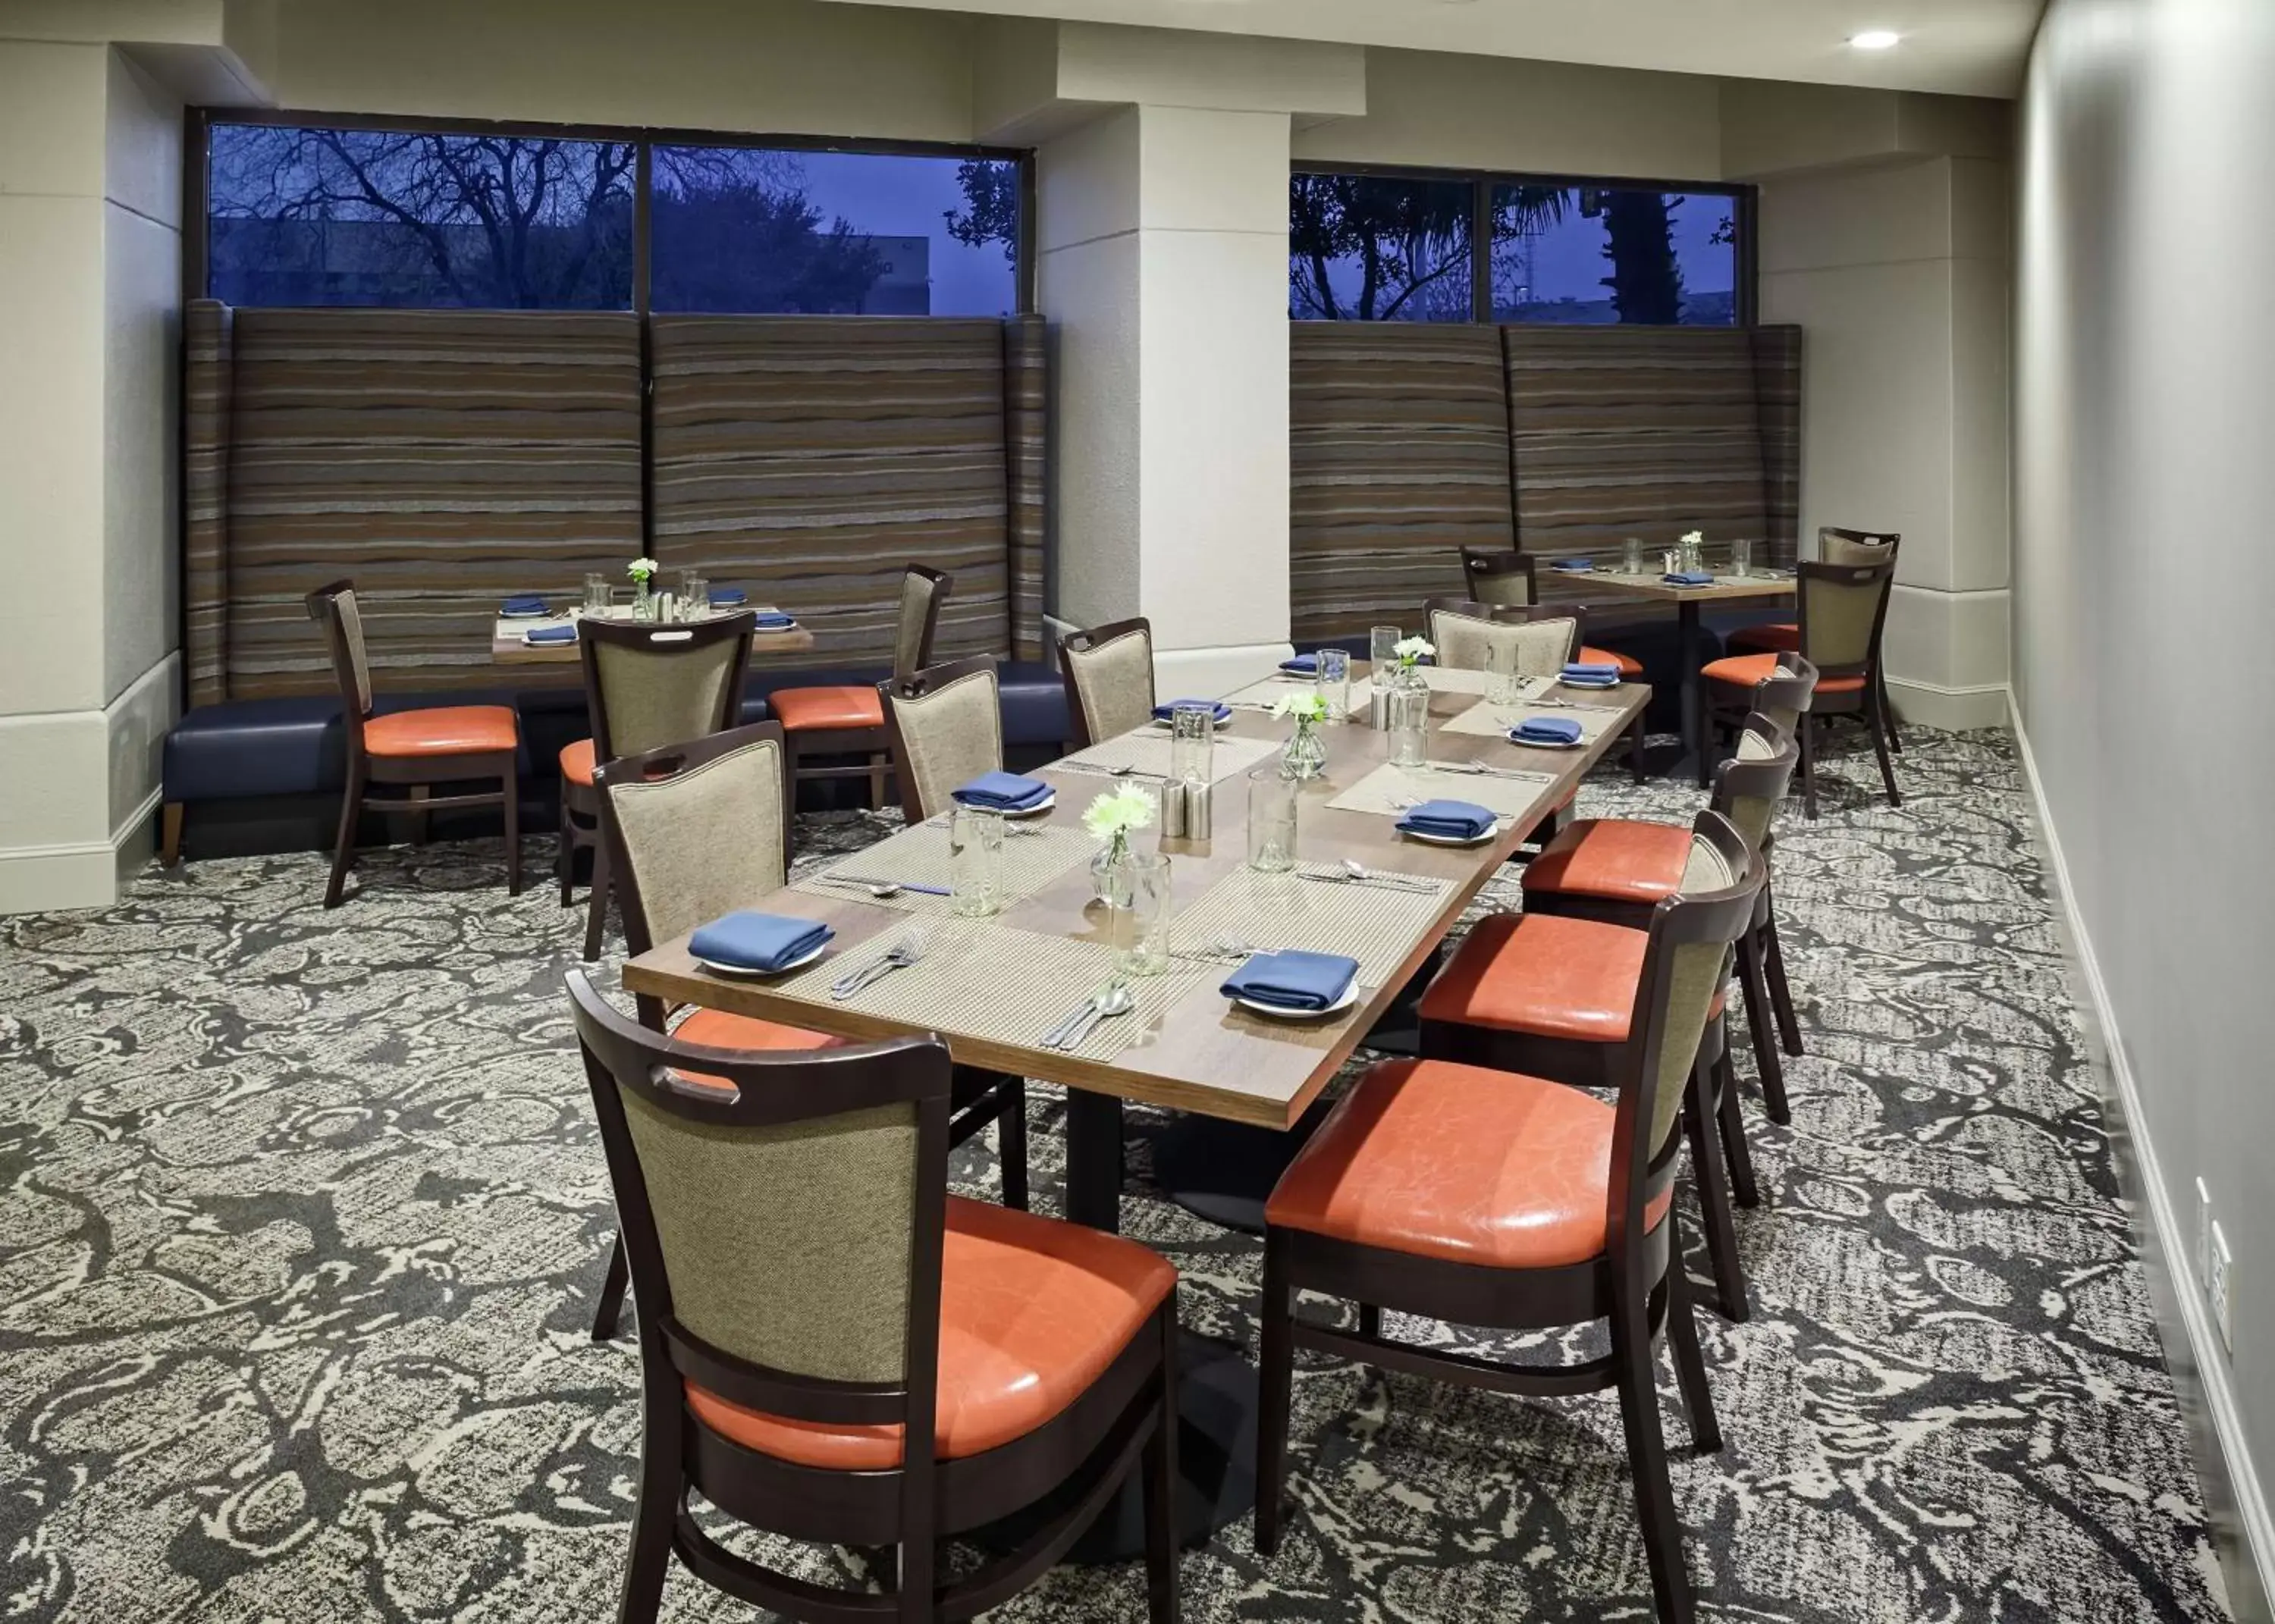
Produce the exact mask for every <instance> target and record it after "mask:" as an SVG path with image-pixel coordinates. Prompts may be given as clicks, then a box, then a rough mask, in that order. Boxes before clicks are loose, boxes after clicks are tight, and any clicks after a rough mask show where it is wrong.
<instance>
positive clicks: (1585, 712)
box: [1438, 704, 1622, 741]
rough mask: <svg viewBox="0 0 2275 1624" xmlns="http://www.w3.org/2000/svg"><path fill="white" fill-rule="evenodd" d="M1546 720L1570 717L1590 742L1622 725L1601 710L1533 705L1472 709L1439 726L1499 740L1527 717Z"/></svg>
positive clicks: (1443, 730) (1616, 717)
mask: <svg viewBox="0 0 2275 1624" xmlns="http://www.w3.org/2000/svg"><path fill="white" fill-rule="evenodd" d="M1533 716H1538V717H1540V718H1543V719H1544V720H1545V719H1546V718H1548V717H1551V716H1565V717H1569V718H1570V719H1571V720H1572V721H1576V722H1578V723H1579V724H1580V736H1581V737H1582V738H1583V739H1587V740H1591V741H1592V740H1594V739H1598V738H1600V737H1601V736H1603V735H1604V734H1606V733H1607V732H1611V731H1614V730H1616V729H1618V728H1619V727H1621V724H1622V718H1621V714H1620V713H1619V712H1618V711H1616V710H1612V709H1608V708H1606V707H1604V706H1593V705H1571V706H1531V705H1484V704H1479V705H1472V706H1470V708H1469V709H1467V710H1465V711H1463V713H1462V714H1460V715H1458V716H1456V717H1455V718H1454V719H1453V720H1452V721H1446V722H1440V724H1439V725H1438V731H1439V732H1440V733H1466V734H1469V735H1470V736H1471V737H1473V738H1500V737H1503V736H1506V735H1507V734H1508V730H1509V729H1511V728H1513V727H1515V726H1516V724H1517V723H1518V722H1520V721H1524V720H1525V719H1526V718H1528V717H1533Z"/></svg>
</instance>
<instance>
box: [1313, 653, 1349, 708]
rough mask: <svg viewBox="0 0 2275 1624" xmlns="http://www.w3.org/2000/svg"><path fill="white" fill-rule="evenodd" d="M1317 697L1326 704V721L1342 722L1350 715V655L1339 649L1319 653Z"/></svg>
mask: <svg viewBox="0 0 2275 1624" xmlns="http://www.w3.org/2000/svg"><path fill="white" fill-rule="evenodd" d="M1319 697H1320V698H1321V699H1325V700H1326V702H1327V720H1328V721H1343V720H1344V719H1345V718H1347V717H1348V716H1349V714H1350V655H1349V654H1348V653H1345V652H1344V651H1343V650H1342V649H1340V648H1323V649H1321V650H1320V651H1319Z"/></svg>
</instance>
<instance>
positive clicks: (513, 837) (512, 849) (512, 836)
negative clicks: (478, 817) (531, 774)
mask: <svg viewBox="0 0 2275 1624" xmlns="http://www.w3.org/2000/svg"><path fill="white" fill-rule="evenodd" d="M505 894H506V895H508V896H519V895H521V774H518V773H517V772H515V771H514V770H513V769H512V768H510V767H509V768H507V769H506V772H505Z"/></svg>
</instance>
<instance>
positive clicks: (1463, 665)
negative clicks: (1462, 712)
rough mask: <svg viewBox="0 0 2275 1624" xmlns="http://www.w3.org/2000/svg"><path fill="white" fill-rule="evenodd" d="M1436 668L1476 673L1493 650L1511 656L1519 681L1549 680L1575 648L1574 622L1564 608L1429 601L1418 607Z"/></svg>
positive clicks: (1574, 615)
mask: <svg viewBox="0 0 2275 1624" xmlns="http://www.w3.org/2000/svg"><path fill="white" fill-rule="evenodd" d="M1423 612H1424V615H1425V624H1426V625H1427V626H1428V627H1429V634H1428V635H1429V638H1430V641H1431V642H1432V643H1433V644H1435V645H1436V646H1437V649H1438V663H1439V664H1440V665H1441V666H1444V667H1445V668H1447V669H1448V670H1454V671H1482V670H1484V669H1485V664H1486V661H1487V658H1488V651H1489V650H1491V649H1492V648H1493V647H1494V646H1497V645H1498V646H1500V647H1503V648H1510V649H1514V650H1515V652H1516V674H1517V675H1518V676H1555V675H1556V674H1557V673H1558V672H1559V671H1561V670H1562V669H1563V668H1564V662H1565V661H1568V660H1569V659H1571V658H1572V657H1573V651H1574V650H1575V649H1576V648H1577V647H1578V646H1580V616H1579V613H1578V611H1576V610H1574V609H1567V608H1553V609H1551V608H1494V607H1493V606H1491V605H1488V604H1483V603H1477V602H1473V601H1470V600H1468V599H1463V598H1432V599H1431V600H1430V601H1429V602H1428V603H1426V604H1425V605H1424V606H1423Z"/></svg>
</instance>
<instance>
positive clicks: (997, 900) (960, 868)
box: [948, 806, 1003, 919]
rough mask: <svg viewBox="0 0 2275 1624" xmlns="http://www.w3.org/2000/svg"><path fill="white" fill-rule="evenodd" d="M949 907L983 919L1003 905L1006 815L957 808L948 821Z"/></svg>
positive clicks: (975, 808)
mask: <svg viewBox="0 0 2275 1624" xmlns="http://www.w3.org/2000/svg"><path fill="white" fill-rule="evenodd" d="M948 891H949V896H948V907H949V912H950V913H954V914H957V915H960V916H962V917H963V918H967V919H971V918H985V917H986V916H987V915H988V914H991V913H994V911H995V910H996V909H998V908H999V907H1001V905H1002V897H1003V814H1002V813H1001V812H989V811H987V810H986V808H984V807H979V806H958V807H957V808H956V812H955V814H954V815H953V816H952V817H950V818H949V820H948Z"/></svg>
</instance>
